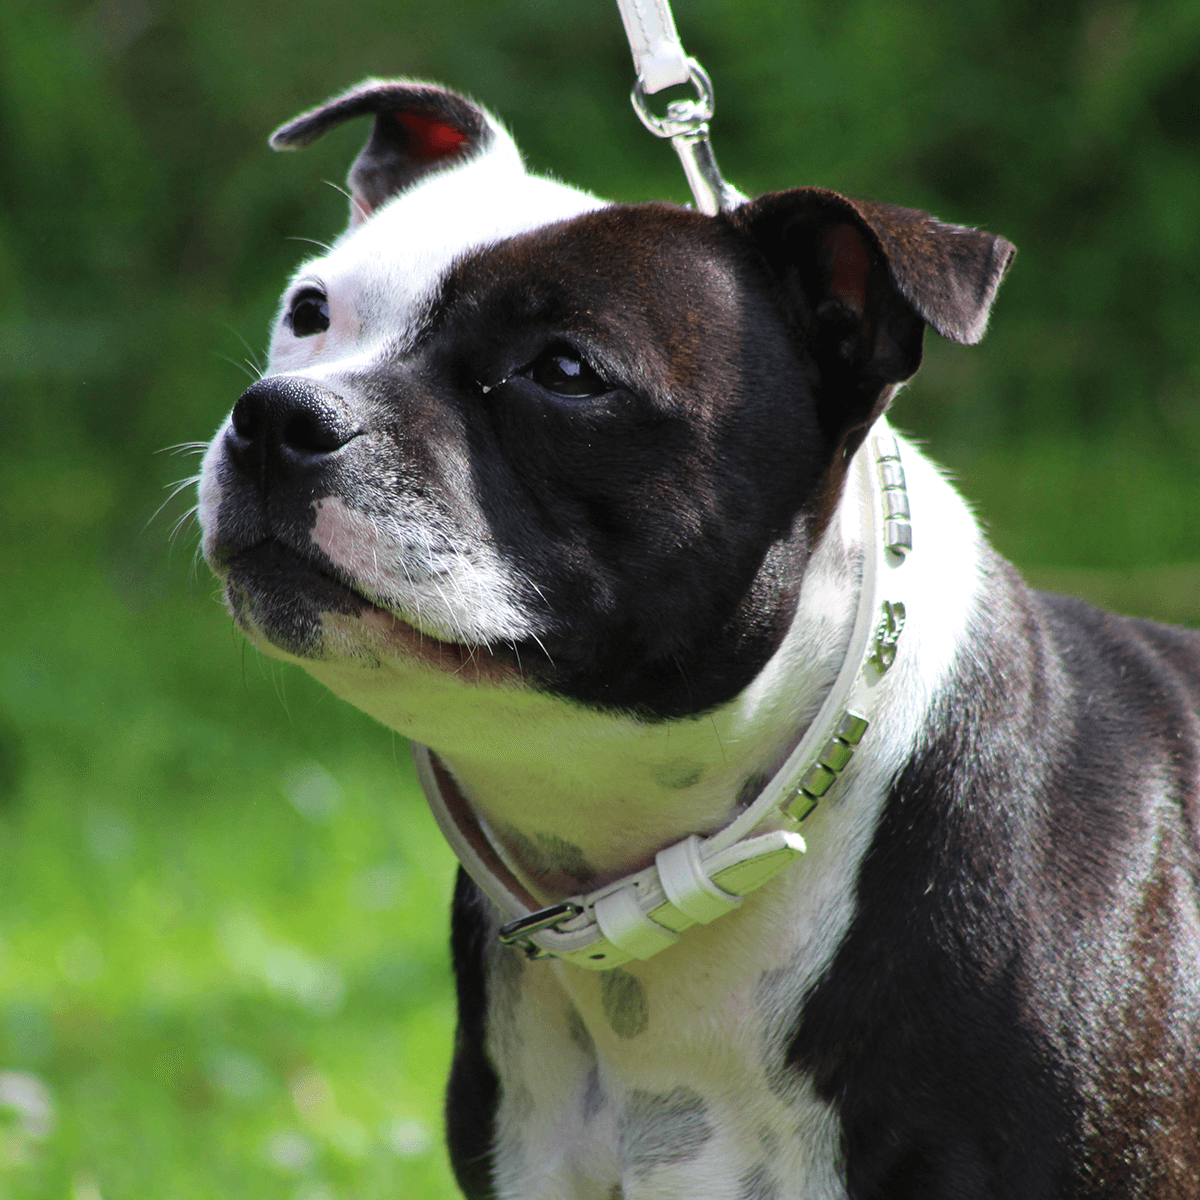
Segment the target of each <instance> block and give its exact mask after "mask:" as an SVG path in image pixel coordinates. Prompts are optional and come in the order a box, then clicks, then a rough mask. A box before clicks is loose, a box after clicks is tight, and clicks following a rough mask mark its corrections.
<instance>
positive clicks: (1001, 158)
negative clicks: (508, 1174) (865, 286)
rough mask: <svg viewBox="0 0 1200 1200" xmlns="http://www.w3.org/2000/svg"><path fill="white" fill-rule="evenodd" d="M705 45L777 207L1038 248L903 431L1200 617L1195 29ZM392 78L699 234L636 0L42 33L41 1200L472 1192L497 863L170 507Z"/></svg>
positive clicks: (23, 926) (870, 0)
mask: <svg viewBox="0 0 1200 1200" xmlns="http://www.w3.org/2000/svg"><path fill="white" fill-rule="evenodd" d="M677 9H678V11H677V19H678V22H679V26H680V29H681V32H682V34H683V37H684V42H685V44H686V45H687V47H688V49H689V50H690V52H691V53H693V54H695V55H696V56H697V57H699V58H700V59H701V61H702V62H703V63H704V64H705V66H706V67H707V68H708V70H709V72H710V73H711V75H712V76H713V79H714V81H715V85H716V92H717V102H718V113H717V118H716V121H715V125H714V134H715V142H716V148H717V151H718V154H719V156H720V158H721V161H722V164H723V166H724V168H725V170H726V173H727V174H728V175H729V177H730V178H731V179H733V180H734V181H735V182H736V183H738V184H739V185H740V186H741V187H742V188H743V189H744V190H746V191H749V192H759V191H765V190H771V189H776V188H782V187H787V186H791V185H795V184H801V183H804V184H820V185H824V186H828V187H833V188H836V189H838V190H841V191H845V192H847V193H849V194H852V195H859V196H864V197H871V198H879V199H888V200H891V201H894V202H898V203H902V204H908V205H913V206H917V207H922V208H926V209H929V210H930V211H933V212H935V213H936V214H938V215H939V216H941V217H943V218H946V219H950V220H955V221H960V222H965V223H969V224H975V225H981V226H984V227H986V228H989V229H992V230H994V231H996V232H1000V233H1004V234H1005V235H1007V236H1008V237H1009V238H1011V239H1012V240H1013V241H1014V242H1016V243H1017V245H1018V246H1019V247H1020V251H1021V253H1020V255H1019V257H1018V259H1017V263H1016V266H1015V269H1014V270H1013V272H1012V274H1011V276H1010V279H1009V281H1008V282H1007V283H1006V285H1005V287H1004V289H1003V290H1002V293H1001V298H1000V302H999V305H998V308H997V311H996V313H995V316H994V318H993V323H992V330H991V333H990V334H989V337H988V339H987V341H986V342H985V343H984V344H983V345H982V346H981V347H978V348H974V349H964V348H961V347H951V346H948V345H945V344H942V343H939V342H937V339H934V338H931V339H930V345H929V347H928V351H927V360H926V367H925V370H924V372H923V373H922V375H921V376H920V378H919V379H918V381H917V382H916V383H915V384H914V385H913V387H912V388H911V389H910V390H909V391H908V392H906V393H905V394H904V395H903V396H902V397H901V400H900V402H899V405H898V408H897V410H896V420H897V423H898V424H899V425H901V426H902V427H905V428H908V429H911V430H912V431H914V432H915V433H917V434H918V435H920V436H921V437H923V438H925V439H927V440H928V441H929V443H930V445H931V449H932V453H933V454H934V456H935V457H936V458H939V459H941V460H942V461H943V462H947V463H948V464H949V465H950V466H951V467H952V468H953V470H954V471H955V472H956V474H957V475H958V477H959V478H960V481H961V484H962V487H963V490H964V491H965V492H966V494H967V495H968V496H970V497H971V498H972V499H973V500H974V501H975V502H976V504H977V505H978V507H979V510H980V512H981V515H982V516H983V517H984V518H985V520H987V521H988V522H989V524H990V526H991V529H992V535H993V538H994V540H995V541H996V543H997V544H998V545H999V547H1000V548H1001V550H1002V551H1004V552H1005V553H1007V554H1009V555H1010V556H1011V557H1013V558H1014V559H1015V560H1016V561H1017V562H1018V564H1019V565H1021V566H1022V567H1023V568H1025V569H1026V570H1027V571H1028V572H1029V573H1030V574H1031V575H1032V576H1033V577H1034V578H1035V579H1038V580H1041V581H1047V582H1049V583H1051V584H1052V585H1055V586H1064V587H1067V588H1070V589H1072V590H1079V591H1083V592H1085V593H1087V594H1089V595H1092V596H1094V597H1096V598H1098V599H1100V600H1101V601H1102V602H1104V603H1107V604H1109V605H1111V606H1114V607H1118V608H1123V609H1125V610H1127V611H1138V612H1143V613H1146V614H1148V615H1157V616H1161V617H1164V618H1166V619H1172V620H1180V621H1190V622H1192V623H1197V624H1200V600H1198V599H1197V591H1198V584H1200V568H1198V567H1197V560H1200V549H1198V548H1197V534H1196V528H1197V516H1196V514H1197V512H1200V483H1198V481H1197V473H1196V469H1195V465H1196V462H1197V458H1198V455H1200V403H1198V399H1200V397H1198V392H1200V337H1197V331H1198V330H1200V286H1198V285H1200V230H1198V215H1200V112H1198V106H1200V100H1198V97H1200V6H1198V5H1197V4H1196V3H1195V0H1144V2H1143V3H1134V2H1132V0H1090V2H1086V3H1085V2H1082V0H1059V2H1058V3H1055V4H1044V3H1033V2H1032V0H1009V2H1008V3H1005V4H1002V5H1001V4H996V3H991V2H988V0H957V2H956V3H949V2H948V0H923V2H920V0H841V2H839V3H833V2H831V0H804V2H797V3H783V2H782V0H753V2H750V0H747V2H739V3H718V2H716V0H678V3H677ZM368 74H380V75H397V74H403V75H413V76H418V77H425V78H431V79H435V80H440V81H442V82H445V83H447V84H449V85H450V86H453V87H455V88H458V89H459V90H462V91H466V92H469V93H470V94H472V95H474V96H475V97H476V98H478V99H479V100H480V101H482V102H483V103H484V104H486V105H487V106H489V107H490V108H492V109H493V110H494V111H496V112H498V113H499V114H500V115H501V116H502V117H503V118H504V119H505V120H507V121H508V122H509V123H510V125H511V127H512V129H513V130H514V132H515V134H516V137H517V140H518V143H519V144H520V145H521V146H522V147H523V149H524V150H525V152H526V154H527V156H528V158H529V161H530V162H531V164H532V165H533V166H534V167H535V168H537V169H539V170H543V171H550V172H553V173H554V174H557V175H559V176H561V177H563V178H565V179H567V180H569V181H571V182H573V183H576V184H579V185H582V186H585V187H589V188H592V189H594V190H596V191H598V192H600V193H601V194H604V195H608V196H612V197H614V198H618V199H622V200H640V199H647V198H668V199H675V200H679V201H683V200H684V199H686V196H685V192H684V188H683V184H682V179H681V176H680V174H679V172H678V168H677V165H676V163H675V160H674V157H673V155H672V154H671V153H670V151H669V150H668V149H667V148H666V147H665V146H663V145H660V144H658V143H657V142H655V141H654V139H652V138H650V137H648V136H647V135H646V134H645V133H644V132H643V130H642V128H641V126H640V125H638V124H637V122H636V121H635V119H634V118H633V115H632V113H631V112H630V109H629V105H628V100H627V93H628V89H629V86H630V83H631V78H630V66H629V60H628V51H627V48H626V46H625V44H624V42H623V40H622V35H621V30H620V24H619V21H618V19H617V15H616V11H615V6H613V5H611V4H610V3H608V2H607V0H572V2H571V3H565V2H562V0H560V2H558V3H551V2H550V0H496V2H485V0H443V3H441V4H438V5H425V4H422V5H417V4H413V3H408V2H407V0H387V2H386V3H384V2H383V0H360V2H359V3H357V4H356V5H354V6H353V8H352V10H348V9H346V8H345V7H343V6H336V5H328V4H318V3H314V2H313V0H288V2H287V3H283V2H281V0H244V2H243V3H242V4H240V5H237V6H232V5H230V6H226V5H213V4H211V3H202V2H200V0H101V2H100V3H98V4H96V3H86V4H85V3H74V2H69V0H0V596H2V597H3V608H2V610H0V612H2V615H3V622H2V625H0V1071H7V1072H9V1074H0V1197H9V1196H12V1197H47V1198H48V1197H72V1198H73V1200H97V1197H101V1196H102V1197H104V1200H119V1198H122V1197H130V1198H132V1197H138V1198H144V1197H148V1196H170V1197H177V1196H178V1197H188V1196H197V1197H201V1196H215V1195H222V1196H228V1195H239V1196H255V1197H265V1198H274V1197H284V1198H288V1200H332V1198H333V1197H361V1198H363V1200H367V1198H375V1197H384V1196H399V1195H404V1196H406V1197H422V1196H430V1197H432V1196H446V1195H449V1194H450V1185H449V1181H448V1180H449V1177H448V1174H447V1171H446V1167H445V1164H444V1158H443V1155H442V1151H441V1149H440V1141H439V1133H438V1131H439V1115H438V1110H439V1106H440V1090H441V1086H442V1076H443V1074H444V1070H445V1064H446V1061H447V1058H448V1053H449V1037H450V1029H451V1013H450V1006H449V995H448V968H447V961H446V954H445V951H444V949H443V945H444V940H445V927H446V905H447V898H448V888H449V881H450V874H451V864H450V861H449V858H448V855H447V853H446V851H445V850H444V849H443V848H442V846H441V844H440V841H439V840H438V838H437V835H436V833H435V831H434V829H433V827H432V822H431V821H430V820H429V818H428V817H427V816H426V815H425V813H424V811H423V807H422V804H421V802H420V800H419V798H418V797H417V795H416V792H415V790H414V786H413V782H412V776H411V770H410V768H409V766H408V763H407V751H406V748H405V747H404V746H403V745H396V744H394V742H393V739H392V738H391V736H390V735H389V734H388V733H387V732H386V731H383V730H381V729H379V728H377V727H375V726H373V725H371V724H370V723H369V722H368V721H366V720H365V719H363V718H361V717H360V716H359V715H358V714H356V713H354V712H352V711H350V710H348V709H347V708H346V707H345V706H342V705H340V704H338V703H337V702H335V701H333V700H332V698H330V697H328V696H326V695H325V694H323V693H322V692H321V691H320V690H319V689H318V688H316V687H315V686H314V685H312V684H310V682H309V681H308V680H307V679H305V678H304V677H302V676H300V675H299V674H297V673H293V672H290V671H282V670H280V669H279V668H277V667H276V666H274V665H272V664H271V663H269V662H267V661H265V660H261V659H260V658H258V657H257V656H256V655H255V654H254V653H253V652H251V651H247V650H246V649H245V648H244V647H243V646H242V644H241V643H240V641H239V639H238V637H237V636H236V635H234V634H233V633H232V632H231V630H230V628H229V623H228V620H227V618H226V617H225V615H224V613H223V612H222V610H221V608H220V607H219V605H218V604H217V603H215V602H214V594H213V593H214V589H213V587H212V586H211V583H210V581H209V580H208V578H207V576H206V574H205V572H204V570H203V568H200V569H199V571H198V572H197V571H195V570H193V569H192V553H193V549H194V545H195V535H194V530H193V528H192V527H191V526H190V525H189V524H188V523H187V522H186V521H185V522H184V527H183V530H182V531H181V533H180V534H179V536H178V537H177V539H176V540H175V542H174V547H173V549H172V546H171V543H170V538H169V536H168V535H169V533H170V530H171V528H172V525H173V524H174V523H175V521H176V520H177V519H178V518H179V517H180V516H181V515H183V514H184V512H185V510H186V508H187V506H188V505H189V504H190V503H191V501H190V499H189V498H187V496H186V495H185V496H181V497H180V498H178V499H177V500H175V501H172V502H169V503H168V504H167V506H166V509H165V510H164V512H163V514H161V515H159V516H157V517H155V516H154V513H155V510H156V508H157V507H158V505H159V503H160V502H161V498H162V496H163V495H164V494H165V493H163V491H162V489H163V488H164V486H167V485H169V484H170V483H172V482H173V481H174V480H176V479H178V478H180V477H181V476H185V475H186V474H187V473H188V472H189V471H190V470H191V469H192V467H191V465H190V460H187V459H186V458H185V459H179V458H173V457H172V456H170V455H162V454H156V451H159V450H160V449H161V448H162V447H164V446H167V445H171V444H173V443H178V442H182V441H186V440H191V439H204V438H206V437H208V436H209V435H210V434H211V432H212V430H213V429H215V428H216V426H217V425H218V423H219V422H220V421H221V420H222V419H223V417H224V415H225V413H226V412H227V411H228V409H229V407H230V405H231V404H232V401H233V400H234V399H235V397H236V396H237V394H238V393H239V391H240V390H241V389H242V388H243V387H244V386H245V384H246V375H245V373H244V372H243V368H242V366H241V362H242V360H243V359H246V358H248V359H250V360H251V361H252V362H253V361H257V359H258V355H259V352H260V350H261V348H262V347H263V345H264V343H265V330H266V327H267V324H268V321H269V319H270V316H271V313H272V311H273V307H274V303H275V298H276V292H277V289H278V287H279V285H280V283H281V281H282V279H283V277H284V276H285V274H286V272H287V271H288V270H289V269H290V268H291V266H293V265H294V264H295V262H296V261H297V260H298V259H299V258H300V257H301V256H302V255H304V253H305V246H304V244H303V242H302V241H300V242H298V241H295V240H292V239H295V238H315V239H328V238H329V237H330V236H331V235H333V234H335V233H336V232H337V231H338V229H339V228H340V227H341V225H342V223H343V220H344V209H345V201H344V198H343V197H341V196H340V195H339V194H338V193H337V192H336V191H335V190H334V189H333V188H331V187H327V186H325V184H324V183H323V182H322V181H325V180H331V181H340V180H341V179H342V178H343V176H344V174H345V171H346V168H347V166H348V165H349V162H350V160H351V159H352V157H353V155H354V153H355V152H356V150H357V147H358V145H359V144H360V142H361V140H362V138H363V137H364V136H365V129H364V128H359V127H350V128H345V129H342V130H339V131H337V132H336V133H334V134H332V135H330V136H329V137H328V138H327V139H325V140H324V141H323V142H321V143H318V144H317V145H316V146H315V147H313V149H312V150H310V151H307V152H305V153H303V154H296V155H286V156H279V155H272V154H271V153H269V152H268V151H267V149H266V146H265V141H264V139H265V135H266V134H267V133H268V132H269V131H270V130H271V129H272V128H274V126H275V125H277V124H278V123H280V122H282V121H283V120H285V119H287V118H288V117H290V116H292V115H294V114H295V113H297V112H299V111H300V110H302V109H304V108H307V107H309V106H310V105H312V104H313V103H315V102H316V101H318V100H320V99H322V98H324V97H325V96H327V95H329V94H331V93H333V92H335V91H337V90H340V89H341V88H343V87H344V86H346V85H348V84H349V83H351V82H354V81H356V80H357V79H359V78H361V77H363V76H365V75H368ZM38 1084H41V1085H42V1086H44V1087H45V1088H47V1089H48V1091H47V1092H46V1093H45V1094H44V1096H43V1094H42V1093H38V1092H37V1091H36V1089H37V1086H38ZM22 1087H24V1088H25V1089H26V1091H25V1093H22V1092H21V1091H20V1089H21V1088H22ZM30 1087H32V1088H33V1089H34V1094H33V1099H32V1100H31V1099H30V1098H29V1095H28V1092H29V1088H30ZM14 1089H15V1090H14ZM22 1096H24V1099H22ZM39 1096H41V1097H42V1098H43V1099H46V1100H48V1102H49V1103H50V1104H51V1105H52V1113H51V1115H50V1116H44V1119H39V1118H38V1117H37V1110H38V1098H39Z"/></svg>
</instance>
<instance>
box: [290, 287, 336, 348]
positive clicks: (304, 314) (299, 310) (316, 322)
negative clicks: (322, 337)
mask: <svg viewBox="0 0 1200 1200" xmlns="http://www.w3.org/2000/svg"><path fill="white" fill-rule="evenodd" d="M287 323H288V324H289V325H290V326H291V327H292V333H294V334H295V335H296V337H312V335H313V334H314V333H324V332H325V330H327V329H328V328H329V301H328V300H327V299H326V297H325V293H324V292H319V291H317V289H316V288H305V289H304V291H302V292H301V293H300V294H299V295H298V296H297V297H296V298H295V299H294V300H293V301H292V310H291V312H289V313H288V315H287Z"/></svg>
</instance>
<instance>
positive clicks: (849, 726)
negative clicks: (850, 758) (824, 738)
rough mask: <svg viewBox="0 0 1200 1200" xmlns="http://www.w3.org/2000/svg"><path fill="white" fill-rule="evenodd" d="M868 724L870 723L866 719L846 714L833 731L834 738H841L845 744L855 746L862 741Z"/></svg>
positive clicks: (855, 714)
mask: <svg viewBox="0 0 1200 1200" xmlns="http://www.w3.org/2000/svg"><path fill="white" fill-rule="evenodd" d="M870 724H871V722H870V721H868V720H867V718H866V717H860V716H859V715H858V713H856V712H847V713H846V714H845V715H844V716H843V717H842V719H841V720H840V721H839V722H838V727H837V728H836V729H835V730H834V731H833V732H834V736H835V737H839V738H841V740H842V741H843V742H847V743H849V744H850V745H851V746H857V745H858V743H859V742H861V741H862V736H863V734H864V733H866V732H867V729H868V728H869V727H870Z"/></svg>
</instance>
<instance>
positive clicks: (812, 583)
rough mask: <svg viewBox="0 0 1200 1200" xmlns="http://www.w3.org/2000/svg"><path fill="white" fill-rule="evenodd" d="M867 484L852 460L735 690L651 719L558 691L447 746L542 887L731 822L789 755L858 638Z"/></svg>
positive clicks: (555, 893)
mask: <svg viewBox="0 0 1200 1200" xmlns="http://www.w3.org/2000/svg"><path fill="white" fill-rule="evenodd" d="M860 486H861V485H860V482H859V479H858V476H857V474H854V473H852V475H851V476H850V480H849V482H848V483H847V485H846V495H845V496H844V498H843V503H842V504H841V505H840V507H839V509H838V515H837V519H835V520H833V521H832V522H830V524H829V527H828V528H827V530H826V532H825V534H824V536H823V537H822V539H821V541H820V543H819V544H818V546H817V548H816V550H815V552H814V554H813V556H812V558H811V560H810V563H809V566H808V569H807V571H806V573H805V578H804V581H803V585H802V587H801V591H800V596H799V600H798V604H797V609H796V613H795V616H794V619H793V621H792V623H791V627H790V629H789V632H788V634H787V636H786V637H785V639H784V641H783V643H782V644H781V646H780V647H779V649H778V650H777V651H776V653H775V654H774V655H773V657H772V658H771V660H770V661H769V662H768V664H767V666H766V667H765V668H764V670H763V671H762V672H761V673H760V674H759V676H758V677H757V679H756V680H755V681H754V683H753V684H752V685H751V686H750V687H749V688H747V689H746V690H745V691H743V692H742V693H741V694H740V695H739V696H737V697H736V698H735V699H734V700H733V701H731V702H730V703H728V704H726V705H724V706H723V707H721V708H720V709H718V710H716V711H714V712H710V713H706V714H704V715H703V716H698V717H694V718H688V719H682V720H674V721H665V722H655V723H649V722H642V721H638V720H635V719H633V718H630V717H620V716H613V715H610V714H604V713H597V712H592V711H588V710H585V709H582V708H575V709H572V708H567V707H566V706H564V705H562V704H561V702H560V703H559V704H558V705H557V706H555V708H554V709H552V710H550V711H541V712H538V713H537V714H536V715H535V714H534V713H533V712H529V713H527V714H525V715H526V717H527V719H526V720H524V721H522V720H521V719H520V718H519V717H517V718H516V720H515V721H506V722H504V724H503V728H504V730H505V732H504V733H503V734H501V735H499V736H495V737H491V738H487V739H480V738H478V737H476V739H475V741H474V743H473V744H471V745H459V746H447V747H446V748H445V749H443V750H440V751H439V753H440V756H441V758H442V760H443V762H444V763H445V764H446V766H447V767H449V769H450V771H451V772H452V773H453V775H454V777H455V779H456V780H457V782H458V784H459V786H460V789H461V791H462V793H463V794H464V795H465V796H466V797H468V798H469V801H470V803H471V805H472V807H473V808H474V810H475V812H476V814H477V815H478V817H479V818H480V819H481V821H482V822H483V823H484V824H485V825H486V826H487V828H488V831H489V832H490V834H491V836H492V839H493V840H494V842H495V843H496V844H497V846H498V847H499V848H500V850H501V851H502V853H504V855H505V857H506V858H507V859H508V861H509V864H510V866H511V867H512V868H513V869H514V870H515V872H516V873H517V874H518V875H519V876H520V877H521V878H522V880H523V881H524V882H525V883H526V884H527V885H528V886H529V888H530V890H531V891H532V892H533V893H534V894H535V895H537V896H538V897H539V898H540V899H542V900H543V901H545V902H551V901H553V900H556V899H561V898H562V897H564V896H568V895H573V894H576V893H579V892H581V891H587V890H589V889H590V888H594V887H597V886H600V885H603V884H604V883H606V882H608V881H610V880H612V879H615V878H617V877H619V876H622V875H625V874H627V873H629V872H631V871H634V870H637V869H640V868H641V867H643V866H646V865H647V864H649V863H650V862H652V861H653V859H654V855H655V853H656V852H657V851H658V850H660V849H662V848H663V847H665V846H667V845H670V844H672V843H674V842H677V841H679V840H680V839H681V838H683V837H686V836H688V835H689V834H692V833H697V834H702V835H703V834H707V833H711V832H714V831H715V830H717V829H719V828H721V827H723V826H725V825H727V824H728V823H729V822H730V821H731V820H732V819H733V818H734V816H735V815H736V814H737V812H738V811H739V810H740V809H741V808H743V807H744V806H745V805H746V804H748V803H749V802H750V801H751V800H752V799H753V798H754V796H755V795H756V794H757V792H758V791H759V789H760V788H761V787H762V785H763V783H764V782H765V781H766V780H767V779H769V778H770V777H771V776H772V775H773V774H774V772H775V770H776V769H777V768H778V767H779V766H780V765H781V764H782V762H783V761H784V760H785V759H786V757H787V755H788V754H789V752H790V751H791V750H792V749H793V748H794V747H795V745H796V743H797V741H798V740H799V738H800V736H801V734H802V733H803V732H804V730H805V729H806V728H807V726H808V724H809V722H810V721H811V720H812V718H813V717H814V716H815V714H816V712H817V710H818V709H819V708H820V705H821V703H822V701H823V700H824V698H825V696H826V694H827V693H828V691H829V688H830V686H831V684H832V682H833V680H834V677H835V676H836V674H837V672H838V669H839V668H840V666H841V664H842V660H843V658H844V657H845V654H846V647H847V643H848V642H849V640H850V635H851V630H852V627H853V624H854V616H855V609H856V605H857V599H858V592H859V583H860V577H861V564H862V562H863V556H864V554H865V553H866V552H867V550H868V548H867V547H865V546H864V545H863V535H862V531H861V524H862V522H861V519H860V512H861V505H862V497H860V495H859V490H860ZM515 707H520V705H519V703H518V705H516V706H515ZM535 707H536V706H535ZM514 716H515V714H514ZM514 726H515V727H514Z"/></svg>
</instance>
